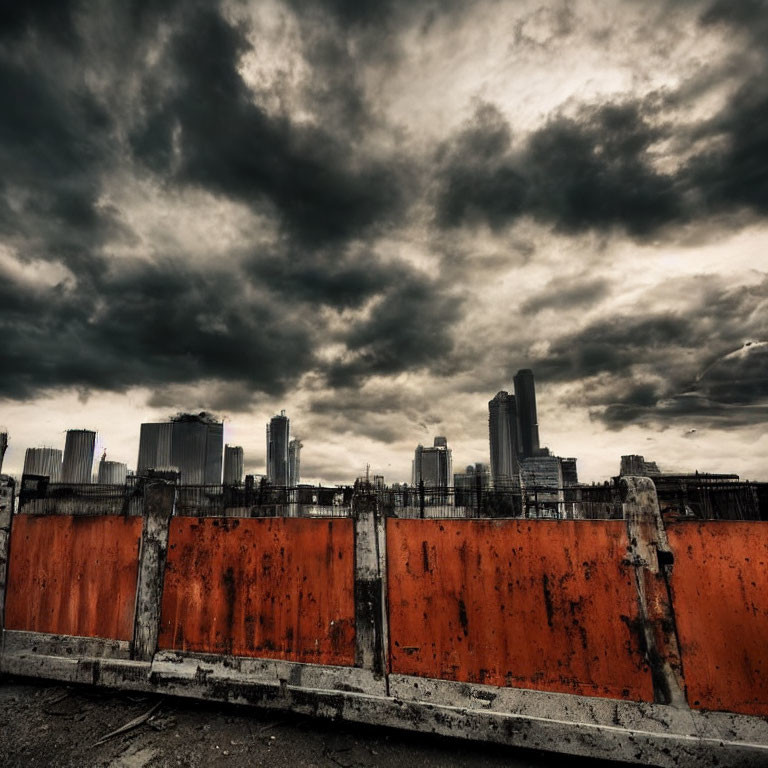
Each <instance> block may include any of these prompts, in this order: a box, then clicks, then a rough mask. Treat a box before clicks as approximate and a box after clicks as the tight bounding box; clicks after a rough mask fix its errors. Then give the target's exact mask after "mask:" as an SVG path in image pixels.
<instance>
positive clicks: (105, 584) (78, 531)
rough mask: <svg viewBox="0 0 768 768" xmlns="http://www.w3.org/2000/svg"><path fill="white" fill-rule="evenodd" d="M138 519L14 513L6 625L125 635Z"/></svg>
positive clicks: (131, 600)
mask: <svg viewBox="0 0 768 768" xmlns="http://www.w3.org/2000/svg"><path fill="white" fill-rule="evenodd" d="M141 527H142V520H141V518H140V517H117V516H114V515H105V516H101V517H91V516H87V517H86V516H76V515H47V516H40V517H37V516H33V515H15V516H14V518H13V522H12V533H11V552H10V559H9V563H8V569H9V570H8V592H7V597H6V607H5V626H6V628H7V629H17V630H25V631H28V632H50V633H53V634H60V635H77V636H80V637H104V638H110V639H115V640H131V638H132V636H133V615H134V603H135V599H136V579H137V575H138V557H139V543H140V540H141Z"/></svg>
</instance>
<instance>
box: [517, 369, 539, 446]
mask: <svg viewBox="0 0 768 768" xmlns="http://www.w3.org/2000/svg"><path fill="white" fill-rule="evenodd" d="M514 381H515V398H516V400H517V420H518V423H519V424H520V453H521V455H522V456H523V457H524V458H527V457H529V456H534V455H535V454H536V452H537V451H538V450H539V418H538V416H537V414H536V387H535V385H534V381H533V371H532V370H531V369H530V368H524V369H523V370H521V371H518V372H517V374H516V375H515V377H514Z"/></svg>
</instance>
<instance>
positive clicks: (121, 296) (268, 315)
mask: <svg viewBox="0 0 768 768" xmlns="http://www.w3.org/2000/svg"><path fill="white" fill-rule="evenodd" d="M2 284H3V286H4V288H3V290H4V292H5V293H6V294H7V295H1V296H0V299H1V300H2V301H3V307H4V311H3V313H2V316H0V335H2V338H3V344H2V346H1V347H0V367H1V368H2V370H4V371H10V372H13V375H9V376H3V377H2V379H1V380H0V395H3V396H6V397H16V398H24V397H29V396H30V395H33V394H35V393H36V392H37V391H39V390H44V389H46V388H53V387H67V386H77V387H86V388H96V389H104V390H115V391H124V390H126V389H127V388H128V387H131V386H135V385H145V386H148V387H155V386H161V385H164V384H168V383H187V382H194V381H197V380H200V379H209V378H218V377H221V378H224V379H227V380H229V381H231V382H240V383H247V385H248V387H249V388H250V394H249V390H248V389H246V388H244V387H241V388H239V389H238V390H236V391H237V392H240V393H241V395H239V396H238V399H239V398H240V397H242V398H243V399H242V400H240V402H235V401H234V398H233V401H232V402H229V403H228V405H229V407H233V408H234V407H243V406H245V405H247V404H248V402H249V401H250V399H251V397H253V396H254V395H255V394H257V393H258V392H259V391H261V392H269V393H274V392H280V391H282V390H283V389H284V388H285V386H286V385H287V384H288V383H289V382H292V381H294V380H295V379H296V377H297V376H298V375H299V374H300V373H301V372H302V371H303V370H304V367H305V366H306V365H307V364H308V363H309V364H311V361H312V348H313V341H314V339H313V330H312V329H311V327H310V326H309V325H308V323H307V322H306V321H304V320H303V319H302V318H297V317H290V316H287V315H284V314H283V313H282V312H280V310H279V308H277V307H275V306H274V305H272V304H271V303H270V302H269V301H268V299H266V298H265V297H264V296H256V297H252V296H250V295H249V294H248V292H247V291H246V290H244V287H243V285H242V284H241V282H240V281H239V279H238V278H237V277H236V276H234V275H229V274H226V273H217V272H215V271H213V270H209V271H208V272H206V274H204V275H203V274H197V273H195V272H192V271H185V269H184V267H183V265H182V264H181V263H180V262H178V261H176V262H174V263H170V262H169V263H167V264H163V265H154V266H146V265H145V266H141V267H137V268H135V269H128V270H126V271H124V272H121V273H119V274H117V275H112V276H110V277H108V278H104V279H102V280H101V282H99V284H98V285H97V286H94V287H95V288H97V290H94V291H93V292H92V293H89V294H85V293H80V292H77V291H70V290H69V289H67V288H66V287H65V286H58V287H56V288H54V289H53V290H50V291H44V290H41V289H38V288H33V287H28V288H26V290H25V289H24V288H23V287H22V286H20V285H18V284H16V285H14V284H12V283H10V281H7V282H6V281H4V282H3V283H2ZM233 391H234V390H233Z"/></svg>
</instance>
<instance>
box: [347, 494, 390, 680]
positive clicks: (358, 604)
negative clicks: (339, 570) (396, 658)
mask: <svg viewBox="0 0 768 768" xmlns="http://www.w3.org/2000/svg"><path fill="white" fill-rule="evenodd" d="M352 510H353V516H354V525H355V666H356V667H361V668H363V669H369V670H371V671H372V672H373V673H374V674H375V675H377V676H378V675H382V676H383V675H384V674H385V672H386V669H387V664H386V654H387V643H388V639H387V621H386V609H385V606H386V596H385V592H386V578H385V573H386V532H385V521H384V516H383V515H382V514H381V510H380V508H379V504H378V501H377V498H376V495H375V494H372V493H369V492H366V491H361V492H358V493H356V494H355V495H354V496H353V499H352Z"/></svg>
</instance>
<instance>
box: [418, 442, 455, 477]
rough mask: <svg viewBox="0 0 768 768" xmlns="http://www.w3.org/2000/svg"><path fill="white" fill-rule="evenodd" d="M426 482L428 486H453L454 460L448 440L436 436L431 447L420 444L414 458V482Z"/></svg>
mask: <svg viewBox="0 0 768 768" xmlns="http://www.w3.org/2000/svg"><path fill="white" fill-rule="evenodd" d="M420 482H423V483H424V486H425V487H427V488H450V487H452V486H453V461H452V458H451V449H450V448H449V447H448V441H447V440H446V439H445V438H444V437H436V438H435V441H434V445H433V446H432V447H431V448H425V447H424V446H423V445H419V446H418V447H417V448H416V452H415V454H414V458H413V484H414V485H418V484H419V483H420Z"/></svg>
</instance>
